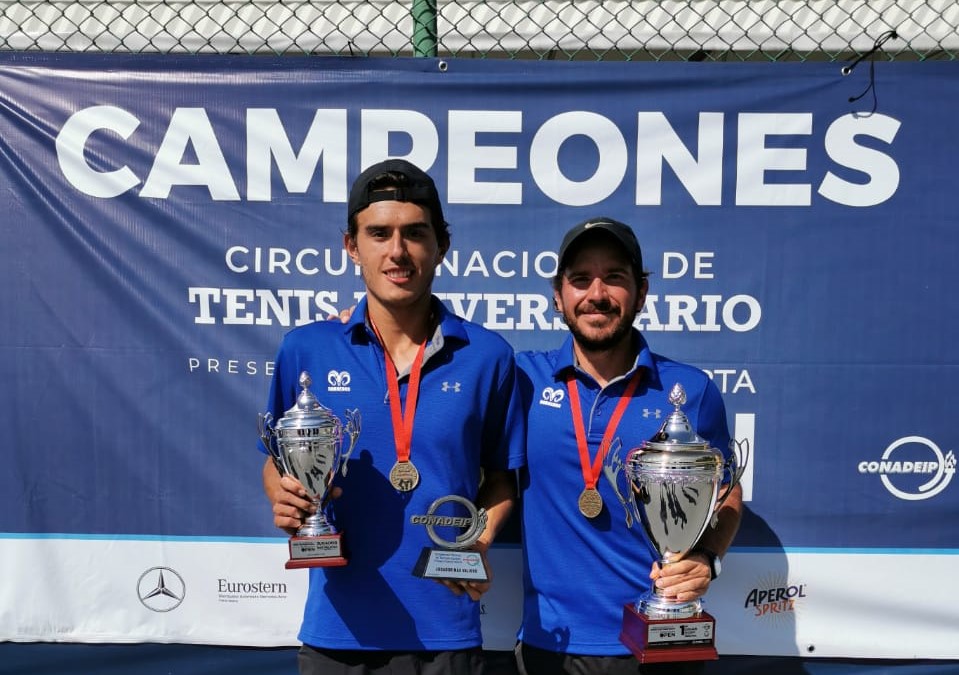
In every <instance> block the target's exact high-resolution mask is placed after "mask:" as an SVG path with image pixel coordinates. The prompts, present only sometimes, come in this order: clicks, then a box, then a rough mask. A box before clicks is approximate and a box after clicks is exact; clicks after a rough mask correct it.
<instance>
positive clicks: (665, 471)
mask: <svg viewBox="0 0 959 675" xmlns="http://www.w3.org/2000/svg"><path fill="white" fill-rule="evenodd" d="M669 402H670V403H671V404H672V405H673V407H674V410H673V411H672V412H671V413H670V414H669V416H668V417H667V419H666V421H665V422H664V423H663V426H662V427H660V430H659V431H658V432H657V433H656V434H655V435H654V436H653V437H652V438H650V439H649V440H647V441H644V442H643V444H642V445H641V446H640V447H639V448H635V449H633V450H631V451H630V452H629V453H628V454H627V457H626V461H625V462H620V461H619V457H618V453H617V455H616V456H613V457H607V459H606V464H605V467H604V470H605V473H606V476H607V478H608V479H609V480H610V483H611V484H612V485H613V487H614V489H615V491H616V494H617V497H619V499H620V501H621V502H625V503H628V504H629V506H630V509H631V510H632V511H633V516H635V520H637V521H639V522H640V523H641V524H642V527H643V532H644V533H645V534H646V539H647V540H648V542H649V544H650V545H651V547H652V549H653V550H654V552H655V553H656V555H657V556H658V558H659V564H660V566H661V567H665V566H666V565H669V564H671V563H674V562H678V561H680V560H682V559H683V558H685V557H686V556H687V555H689V553H690V552H692V551H693V549H694V548H695V547H696V544H697V543H698V542H699V540H700V539H701V538H702V536H703V534H704V533H705V532H706V529H707V528H708V527H709V526H710V524H711V523H714V522H715V518H716V513H717V512H718V510H719V508H720V507H721V506H722V504H723V502H724V501H725V499H726V495H728V494H729V491H730V490H732V489H733V487H735V486H736V485H737V484H738V483H739V481H740V479H741V478H742V474H743V470H744V469H745V463H746V461H747V460H748V446H746V445H745V444H739V443H735V442H733V443H730V450H731V453H730V458H729V459H728V460H726V459H725V458H724V457H723V455H722V453H721V452H720V451H719V450H717V449H716V448H712V447H710V445H709V443H708V442H707V441H705V440H704V439H703V438H701V437H700V436H699V434H697V433H696V431H695V430H694V429H693V428H692V426H691V425H690V423H689V420H688V418H687V417H686V415H685V413H683V411H682V409H681V408H682V406H683V404H685V403H686V392H685V390H684V389H683V388H682V386H681V385H679V384H676V385H674V386H673V388H672V390H671V391H670V394H669ZM620 472H622V473H624V474H625V477H626V482H627V483H628V486H627V490H626V492H627V497H623V496H622V493H621V492H620V490H619V487H618V484H617V482H616V480H617V479H618V477H619V474H620ZM726 474H728V475H729V484H728V488H727V491H726V492H725V494H724V495H723V496H720V488H721V486H722V479H723V476H724V475H726ZM626 520H627V524H628V525H630V526H631V521H632V520H633V518H630V517H629V515H628V514H627V519H626ZM715 626H716V622H715V619H714V618H713V617H712V616H711V615H710V614H708V613H707V612H705V611H703V607H702V602H701V601H700V600H698V599H697V600H693V601H687V602H680V601H678V600H674V599H667V598H666V597H665V596H663V595H662V592H661V591H660V590H659V589H658V588H656V586H655V584H654V585H653V588H652V589H651V590H650V591H648V592H647V593H646V594H644V595H643V596H642V597H640V598H639V600H638V601H637V602H635V603H628V604H626V605H625V606H624V607H623V629H622V632H621V633H620V640H621V641H622V642H623V644H625V645H626V646H627V647H629V649H630V651H631V652H632V653H633V655H634V656H636V658H638V659H639V660H640V661H641V662H642V663H657V662H666V661H692V660H711V659H716V658H718V654H717V652H716V648H715V635H716V628H715Z"/></svg>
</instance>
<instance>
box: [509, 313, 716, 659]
mask: <svg viewBox="0 0 959 675" xmlns="http://www.w3.org/2000/svg"><path fill="white" fill-rule="evenodd" d="M635 337H636V339H637V340H639V345H640V351H639V355H638V357H637V359H636V363H635V364H634V366H633V368H632V369H631V370H630V372H629V373H627V374H626V375H624V376H622V377H620V378H617V379H616V380H614V381H612V382H610V383H608V384H607V385H606V387H605V388H601V387H600V386H599V385H598V384H597V383H596V381H595V380H594V379H593V378H592V377H591V376H589V375H587V374H586V373H584V372H583V371H581V370H579V369H577V368H575V366H574V358H573V340H572V337H569V338H568V339H567V340H566V342H565V343H564V344H563V346H562V347H560V348H559V349H557V350H554V351H549V352H522V353H520V354H517V357H516V360H517V365H518V366H519V368H520V371H521V372H520V388H521V389H522V391H523V399H524V406H525V407H526V409H527V450H526V452H527V459H526V462H527V466H526V468H525V469H523V470H522V471H521V483H520V484H521V491H522V494H521V497H522V513H523V537H524V547H523V550H524V555H523V564H524V569H523V573H524V589H525V590H524V602H523V624H522V627H521V629H520V639H521V640H523V641H524V642H526V643H528V644H530V645H533V646H534V647H539V648H540V649H546V650H550V651H557V652H565V653H571V654H589V655H596V656H605V655H621V654H628V653H629V650H628V649H627V648H626V646H625V645H623V643H621V642H620V641H619V633H620V629H621V628H622V617H623V605H624V604H626V603H627V602H635V601H636V600H638V599H639V597H640V596H641V595H642V594H643V593H645V592H646V591H647V590H649V586H650V580H649V571H650V568H651V567H652V563H653V561H654V559H655V557H656V556H654V554H653V552H652V549H651V547H650V546H649V544H648V543H647V541H646V538H645V534H644V533H643V530H642V525H641V524H640V523H637V522H634V523H633V527H632V528H631V529H630V528H627V526H626V514H625V511H624V509H623V507H622V505H621V504H620V502H619V500H618V498H617V497H616V493H615V492H614V491H613V488H612V486H611V485H610V484H609V481H608V480H607V479H606V477H605V475H602V476H601V477H600V479H599V482H598V484H597V488H598V489H599V492H600V494H601V496H602V498H603V502H604V508H603V511H602V513H600V515H599V516H598V517H596V518H593V519H589V518H586V517H584V516H583V515H582V514H581V513H580V512H579V508H578V505H577V502H578V499H579V495H580V493H581V492H582V491H583V489H584V487H585V486H584V483H583V474H582V470H581V468H580V461H579V452H578V450H577V446H576V436H575V431H574V428H573V421H572V414H571V411H570V405H569V394H568V392H567V390H566V382H565V378H566V373H567V371H568V370H569V369H574V372H575V373H576V380H577V386H578V390H579V396H580V403H581V407H582V416H583V422H584V426H585V429H586V436H587V442H588V444H589V452H590V460H591V461H592V459H593V458H594V457H595V455H596V451H597V449H598V448H599V444H600V441H601V439H602V437H603V433H604V431H605V430H606V425H607V422H608V421H609V418H610V416H611V415H612V413H613V410H614V408H615V407H616V403H617V402H618V399H619V396H620V395H621V394H622V393H623V391H624V390H625V388H626V385H627V383H628V381H629V379H630V377H631V376H632V374H633V372H634V371H635V370H636V369H637V368H641V369H642V370H643V377H642V380H641V381H640V383H639V386H638V387H637V389H636V391H635V392H634V394H633V397H632V399H631V400H630V403H629V405H628V406H627V408H626V410H625V413H624V414H623V417H622V419H621V420H620V423H619V426H618V427H617V430H616V434H615V436H614V438H615V437H618V438H619V439H621V441H622V449H621V450H620V451H619V452H620V457H621V459H623V460H625V458H626V454H627V453H628V452H629V450H631V449H633V448H636V447H638V446H640V445H641V444H642V443H643V441H645V440H648V439H650V438H651V437H652V436H653V435H654V434H655V433H656V432H657V431H658V430H659V428H660V426H661V425H662V423H663V421H664V420H665V418H666V416H667V415H668V414H669V413H670V412H671V411H672V410H673V406H672V405H671V404H670V403H669V401H668V396H669V391H670V389H671V388H672V387H673V385H674V384H676V383H677V382H678V383H680V384H682V386H683V387H684V388H685V389H686V397H687V402H686V404H685V405H684V406H683V412H685V413H686V415H687V417H688V418H689V420H690V423H691V424H692V425H693V426H694V428H696V429H697V430H698V432H699V434H700V435H701V436H702V437H703V438H704V439H706V440H708V441H709V442H710V443H711V444H712V446H713V447H716V448H719V449H720V450H722V451H723V453H724V454H726V455H728V452H729V449H728V445H729V431H728V429H727V426H726V410H725V407H724V405H723V401H722V398H721V396H720V394H719V390H718V389H717V388H716V385H714V384H713V383H712V381H711V380H710V379H709V378H708V377H707V375H706V374H705V373H704V372H703V371H701V370H699V369H698V368H694V367H692V366H689V365H685V364H682V363H678V362H676V361H672V360H670V359H667V358H665V357H662V356H659V355H657V354H653V353H652V352H651V351H650V350H649V347H648V345H647V344H646V341H645V339H644V338H643V336H642V335H641V334H639V333H638V332H636V333H635ZM620 480H621V481H624V477H623V475H622V474H621V475H620ZM620 492H621V493H623V496H624V497H625V496H626V492H625V490H624V487H623V486H621V487H620Z"/></svg>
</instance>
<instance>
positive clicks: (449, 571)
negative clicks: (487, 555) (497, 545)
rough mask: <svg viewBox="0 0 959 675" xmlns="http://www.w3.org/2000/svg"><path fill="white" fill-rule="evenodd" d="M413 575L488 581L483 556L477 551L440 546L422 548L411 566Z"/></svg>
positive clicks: (426, 577) (455, 579) (454, 579)
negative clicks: (417, 558)
mask: <svg viewBox="0 0 959 675" xmlns="http://www.w3.org/2000/svg"><path fill="white" fill-rule="evenodd" d="M413 575H414V576H417V577H420V578H421V579H438V580H443V581H479V582H486V581H489V572H488V571H487V569H486V565H485V564H484V563H483V556H481V555H480V554H479V553H478V552H476V551H455V550H448V549H441V548H424V549H423V552H422V553H420V558H419V560H417V561H416V566H415V567H414V568H413Z"/></svg>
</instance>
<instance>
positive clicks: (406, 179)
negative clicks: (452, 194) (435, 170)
mask: <svg viewBox="0 0 959 675" xmlns="http://www.w3.org/2000/svg"><path fill="white" fill-rule="evenodd" d="M388 173H393V174H398V175H400V176H402V180H401V184H400V185H395V186H394V185H389V186H388V187H387V186H381V185H379V184H378V183H379V181H377V178H378V177H379V176H381V175H383V174H388ZM381 201H398V202H413V203H414V204H420V205H422V206H426V207H428V208H429V210H430V215H431V216H432V218H433V225H434V227H442V224H443V223H444V220H443V207H442V206H441V205H440V196H439V193H438V192H437V191H436V184H435V183H434V182H433V179H432V178H430V177H429V175H428V174H427V173H426V172H425V171H423V170H422V169H420V168H419V167H418V166H416V165H415V164H412V163H410V162H408V161H406V160H405V159H387V160H384V161H382V162H379V163H377V164H374V165H373V166H371V167H369V168H367V169H365V170H364V171H363V173H361V174H360V175H359V176H357V178H356V180H355V181H354V182H353V187H351V188H350V200H349V203H348V205H347V209H348V211H347V218H352V217H353V216H354V215H356V213H357V212H359V211H362V210H363V209H365V208H366V207H367V206H369V205H370V204H372V203H374V202H381Z"/></svg>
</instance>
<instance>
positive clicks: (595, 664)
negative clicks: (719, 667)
mask: <svg viewBox="0 0 959 675" xmlns="http://www.w3.org/2000/svg"><path fill="white" fill-rule="evenodd" d="M516 661H517V665H518V667H519V672H520V673H521V675H699V674H700V673H702V672H703V671H704V669H705V664H704V663H703V662H702V661H682V662H678V661H677V662H673V663H647V664H642V663H640V662H639V661H638V660H637V659H636V658H635V657H634V656H632V655H628V656H588V655H586V654H566V653H564V652H551V651H548V650H546V649H539V648H538V647H532V646H530V645H527V644H523V643H520V644H519V645H517V647H516Z"/></svg>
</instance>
